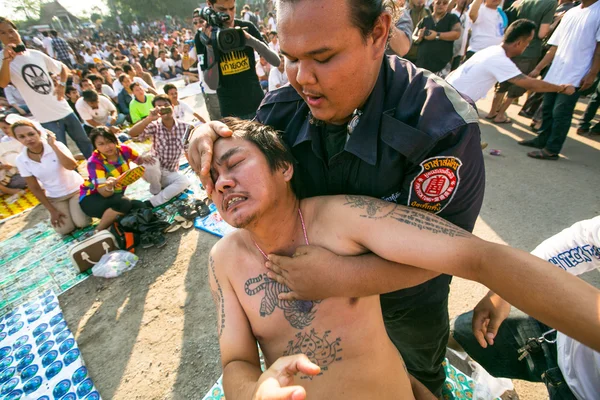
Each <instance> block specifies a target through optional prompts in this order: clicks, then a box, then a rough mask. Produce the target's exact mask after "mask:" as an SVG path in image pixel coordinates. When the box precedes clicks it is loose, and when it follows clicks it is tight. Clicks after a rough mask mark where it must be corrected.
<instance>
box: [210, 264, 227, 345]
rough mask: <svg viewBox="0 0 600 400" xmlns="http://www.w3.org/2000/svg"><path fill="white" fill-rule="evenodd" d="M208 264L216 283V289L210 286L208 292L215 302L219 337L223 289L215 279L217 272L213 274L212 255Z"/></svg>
mask: <svg viewBox="0 0 600 400" xmlns="http://www.w3.org/2000/svg"><path fill="white" fill-rule="evenodd" d="M208 261H209V264H210V273H211V275H212V277H213V279H214V280H215V283H216V284H217V290H213V289H212V287H211V289H210V292H211V294H212V298H213V301H214V302H215V306H216V307H217V334H218V335H219V339H220V338H221V334H223V328H225V302H224V300H223V290H222V289H221V284H220V283H219V280H218V279H217V274H215V260H213V258H212V256H209V258H208Z"/></svg>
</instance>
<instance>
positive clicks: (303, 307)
mask: <svg viewBox="0 0 600 400" xmlns="http://www.w3.org/2000/svg"><path fill="white" fill-rule="evenodd" d="M298 215H299V216H300V222H301V223H302V233H304V242H305V243H306V245H307V246H308V244H309V243H308V235H307V234H306V225H305V224H304V217H303V216H302V211H301V210H300V207H298ZM254 245H255V246H256V248H257V249H258V251H260V254H262V255H263V257H264V258H265V260H268V257H267V254H266V253H265V252H264V251H263V250H262V249H261V248H260V246H259V245H258V243H256V241H254ZM282 286H283V285H282ZM288 290H289V289H288ZM295 302H296V305H297V306H298V307H299V309H300V311H301V312H303V313H309V312H311V311H312V309H313V307H314V306H315V303H318V301H316V302H315V301H310V300H296V301H295Z"/></svg>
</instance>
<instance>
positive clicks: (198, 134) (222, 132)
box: [188, 121, 233, 196]
mask: <svg viewBox="0 0 600 400" xmlns="http://www.w3.org/2000/svg"><path fill="white" fill-rule="evenodd" d="M232 134H233V132H231V129H229V128H228V127H227V125H225V124H224V123H222V122H220V121H209V122H208V123H206V124H202V125H200V126H199V127H197V128H195V129H194V131H193V132H192V137H191V139H190V145H189V151H188V160H189V162H190V166H191V167H192V169H193V170H194V172H196V174H197V175H198V176H199V177H200V181H201V182H202V185H203V186H204V189H205V190H206V194H208V196H211V195H212V191H213V189H214V187H215V185H214V182H213V181H212V179H211V177H210V164H211V162H212V155H213V145H214V142H215V141H216V140H217V139H218V138H219V137H230V136H231V135H232Z"/></svg>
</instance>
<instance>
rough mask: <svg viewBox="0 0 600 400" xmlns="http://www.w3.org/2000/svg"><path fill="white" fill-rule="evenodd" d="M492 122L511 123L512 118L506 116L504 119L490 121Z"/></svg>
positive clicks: (499, 123)
mask: <svg viewBox="0 0 600 400" xmlns="http://www.w3.org/2000/svg"><path fill="white" fill-rule="evenodd" d="M492 122H493V123H494V124H498V125H502V124H512V122H513V121H512V119H510V118H508V117H506V119H504V120H502V121H496V120H494V121H492Z"/></svg>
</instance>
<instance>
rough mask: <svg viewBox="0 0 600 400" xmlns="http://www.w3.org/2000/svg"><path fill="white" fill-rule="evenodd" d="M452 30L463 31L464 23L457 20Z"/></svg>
mask: <svg viewBox="0 0 600 400" xmlns="http://www.w3.org/2000/svg"><path fill="white" fill-rule="evenodd" d="M452 31H454V32H461V31H462V25H461V24H460V22H457V23H456V24H454V26H453V27H452Z"/></svg>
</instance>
